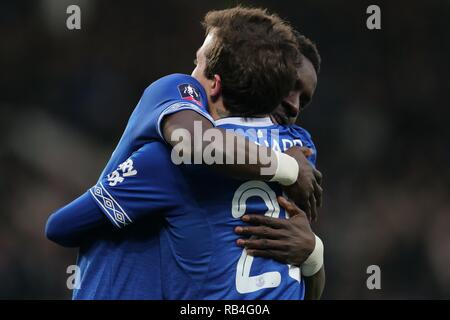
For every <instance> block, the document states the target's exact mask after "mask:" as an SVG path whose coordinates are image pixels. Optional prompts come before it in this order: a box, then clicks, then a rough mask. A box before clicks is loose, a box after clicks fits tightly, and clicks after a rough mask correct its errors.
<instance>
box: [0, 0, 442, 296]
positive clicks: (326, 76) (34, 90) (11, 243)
mask: <svg viewBox="0 0 450 320" xmlns="http://www.w3.org/2000/svg"><path fill="white" fill-rule="evenodd" d="M236 3H237V2H235V1H223V0H222V1H213V0H208V1H206V0H202V1H194V0H192V1H173V0H166V1H157V2H156V1H123V0H122V1H114V2H113V1H106V0H94V1H92V0H91V1H76V0H69V1H67V0H40V1H1V2H0V39H1V41H0V47H1V50H0V70H1V71H0V93H1V94H0V133H1V134H0V143H1V148H0V167H1V178H0V201H1V207H2V208H1V210H0V221H1V223H0V283H1V285H0V298H41V299H46V298H57V299H67V298H70V295H71V292H70V291H69V290H68V289H67V288H66V278H67V274H66V273H65V271H66V268H67V266H68V265H70V264H74V263H75V259H76V251H75V250H67V249H63V248H60V247H58V246H56V245H54V244H52V243H50V242H49V241H47V240H46V239H45V237H44V225H45V222H46V219H47V217H48V215H49V214H50V213H51V212H52V211H53V210H55V209H56V208H58V207H60V206H61V205H63V204H65V203H66V202H68V201H70V200H72V199H73V198H74V197H76V196H77V195H79V194H80V193H81V192H84V191H85V190H86V189H87V188H88V187H90V186H91V185H92V184H93V183H94V182H95V181H96V179H97V177H98V174H99V172H100V170H101V169H102V168H103V165H104V163H105V162H106V160H107V159H108V158H109V156H110V153H111V152H112V150H113V147H114V146H115V144H116V143H117V141H118V139H119V137H120V135H121V133H122V131H123V129H124V127H125V124H126V122H127V119H128V116H129V115H130V113H131V111H132V110H133V108H134V106H135V104H136V102H137V101H138V99H139V97H140V95H141V93H142V91H143V90H144V88H145V87H146V86H147V85H148V84H150V83H151V82H152V81H154V80H155V79H157V78H159V77H161V76H163V75H166V74H170V73H174V72H182V73H190V72H191V70H192V68H193V64H192V60H193V58H194V53H195V51H196V49H197V48H198V46H199V45H200V44H201V43H202V41H203V31H202V28H201V26H200V23H199V21H200V20H201V19H202V17H203V15H204V14H205V13H206V12H207V11H208V10H210V9H217V8H225V7H228V6H231V5H234V4H236ZM241 3H243V4H248V5H256V6H260V7H267V8H269V9H270V10H271V11H274V12H277V13H279V14H280V15H281V16H282V17H284V18H286V19H288V20H290V21H291V22H292V24H293V25H294V26H295V27H296V28H297V29H298V30H300V31H301V32H302V33H304V34H306V35H307V36H308V37H310V38H311V39H313V40H314V41H315V42H317V44H318V47H319V50H320V52H321V55H322V59H323V65H322V73H321V74H320V77H319V87H318V90H317V93H316V96H315V98H314V101H313V103H312V105H311V106H310V108H309V109H307V110H306V111H305V113H304V114H303V115H302V117H301V120H300V124H301V125H303V126H304V127H306V128H307V129H308V130H310V131H311V132H312V134H313V137H314V138H315V142H316V144H317V146H318V149H319V158H318V160H319V169H320V170H322V172H323V173H324V176H325V180H324V185H325V192H326V193H325V203H324V207H323V209H322V210H321V214H320V219H319V222H318V223H317V225H316V226H315V227H314V228H315V229H316V231H317V233H318V234H319V235H320V236H321V237H322V238H323V239H324V243H325V247H326V260H325V261H326V270H327V285H326V289H325V294H324V298H327V299H400V298H410V299H418V298H435V299H441V298H450V197H449V195H450V193H449V191H450V188H449V178H450V170H449V162H450V145H449V141H450V130H449V129H448V118H449V115H450V111H449V105H448V96H447V94H448V93H449V92H450V90H449V66H450V62H449V56H450V50H449V41H448V40H449V33H448V29H449V27H450V2H448V1H438V0H430V1H426V2H425V1H390V2H382V1H371V2H367V1H356V0H355V1H339V2H337V1H317V0H309V1H300V0H296V1H242V2H241ZM69 4H78V5H80V7H81V12H82V18H81V23H82V29H81V30H80V31H69V30H68V29H67V28H66V24H65V20H66V18H67V14H66V12H65V11H66V8H67V6H68V5H69ZM369 4H378V5H380V6H381V10H382V30H381V31H369V30H367V28H366V26H365V21H366V17H367V15H366V13H365V12H366V8H367V6H368V5H369ZM372 264H376V265H379V266H380V267H381V272H382V282H381V285H382V289H381V290H374V291H369V290H368V289H367V287H366V279H367V276H368V275H367V274H366V268H367V266H369V265H372Z"/></svg>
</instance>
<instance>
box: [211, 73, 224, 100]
mask: <svg viewBox="0 0 450 320" xmlns="http://www.w3.org/2000/svg"><path fill="white" fill-rule="evenodd" d="M221 93H222V79H221V78H220V76H219V75H218V74H215V75H214V79H213V81H212V84H211V96H213V97H218V96H220V94H221Z"/></svg>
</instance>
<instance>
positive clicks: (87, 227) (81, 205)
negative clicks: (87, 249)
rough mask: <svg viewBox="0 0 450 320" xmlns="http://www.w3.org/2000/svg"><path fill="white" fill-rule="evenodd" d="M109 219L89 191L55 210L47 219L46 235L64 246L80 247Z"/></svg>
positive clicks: (106, 223)
mask: <svg viewBox="0 0 450 320" xmlns="http://www.w3.org/2000/svg"><path fill="white" fill-rule="evenodd" d="M108 224H109V223H108V220H107V219H106V218H105V216H104V214H103V213H102V211H101V210H100V208H99V207H98V206H97V204H96V203H95V201H94V199H93V198H92V197H91V195H90V193H89V191H87V192H85V193H84V194H83V195H81V196H80V197H78V198H77V199H75V200H74V201H72V202H71V203H69V204H68V205H66V206H64V207H62V208H61V209H59V210H57V211H55V212H54V213H53V214H52V215H50V217H49V218H48V220H47V224H46V226H45V235H46V237H47V238H48V239H49V240H51V241H53V242H55V243H57V244H59V245H61V246H64V247H78V246H80V244H81V243H82V241H85V240H87V239H89V238H90V237H91V236H93V235H94V233H95V232H96V231H98V230H99V228H101V227H103V226H108Z"/></svg>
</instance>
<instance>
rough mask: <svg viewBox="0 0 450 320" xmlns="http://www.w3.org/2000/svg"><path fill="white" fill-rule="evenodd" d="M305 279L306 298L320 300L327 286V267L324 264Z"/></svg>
mask: <svg viewBox="0 0 450 320" xmlns="http://www.w3.org/2000/svg"><path fill="white" fill-rule="evenodd" d="M304 279H305V286H306V288H305V300H319V299H320V297H321V296H322V293H323V289H324V288H325V268H324V266H322V268H320V270H319V271H318V272H317V273H316V274H314V275H312V276H310V277H304Z"/></svg>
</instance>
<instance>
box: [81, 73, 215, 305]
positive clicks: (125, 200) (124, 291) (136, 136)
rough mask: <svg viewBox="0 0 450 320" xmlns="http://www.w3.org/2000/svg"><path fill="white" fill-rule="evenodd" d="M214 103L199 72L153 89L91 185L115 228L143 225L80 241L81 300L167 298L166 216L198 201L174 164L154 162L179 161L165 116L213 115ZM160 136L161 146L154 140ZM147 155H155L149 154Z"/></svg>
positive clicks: (170, 78)
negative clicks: (167, 139) (166, 139)
mask: <svg viewBox="0 0 450 320" xmlns="http://www.w3.org/2000/svg"><path fill="white" fill-rule="evenodd" d="M206 107H207V99H206V95H205V92H204V89H203V88H202V86H201V85H200V83H199V82H198V81H197V80H196V79H194V78H193V77H191V76H187V75H182V74H174V75H169V76H166V77H163V78H161V79H159V80H158V81H156V82H154V83H152V84H151V85H150V86H149V87H148V88H147V89H146V90H145V92H144V94H143V95H142V97H141V99H140V101H139V103H138V104H137V106H136V108H135V110H134V111H133V113H132V115H131V117H130V119H129V121H128V124H127V127H126V129H125V131H124V133H123V135H122V137H121V139H120V141H119V143H118V145H117V147H116V149H115V150H114V152H113V154H112V156H111V158H110V160H109V161H108V163H107V165H106V167H105V168H104V170H103V172H102V173H101V175H100V178H99V180H98V183H97V184H96V185H95V186H94V187H92V188H91V189H90V193H91V195H92V197H93V199H95V201H96V203H97V204H98V206H99V208H100V209H101V210H102V212H103V213H104V214H105V216H106V217H107V218H108V219H109V220H110V221H111V223H112V225H113V226H114V227H115V228H122V227H124V226H128V225H129V224H132V222H134V220H136V219H137V220H139V224H137V223H136V224H132V225H131V226H128V227H127V228H123V229H122V230H119V231H116V230H111V229H108V228H105V230H100V231H99V232H98V234H96V237H95V240H89V241H86V243H84V244H83V245H82V246H81V247H80V250H79V256H78V266H79V267H80V275H81V277H80V280H81V281H80V287H79V289H76V290H75V291H74V293H73V298H74V299H162V298H163V293H162V285H161V278H160V274H161V263H160V261H161V258H160V242H159V241H160V240H159V231H160V230H161V228H162V227H163V225H164V224H165V223H166V220H164V219H163V218H162V215H163V213H164V214H175V213H177V214H182V213H186V212H188V211H189V210H190V208H191V206H189V205H188V202H189V198H188V197H187V195H188V194H187V193H185V194H186V197H183V196H182V194H179V193H177V192H175V191H173V190H175V189H178V190H183V188H182V186H181V182H178V181H175V180H177V179H175V180H174V179H170V177H171V171H170V170H169V169H173V168H171V167H167V166H166V167H153V166H152V164H160V163H169V164H170V163H171V162H170V157H169V154H170V150H167V146H166V145H165V144H164V143H163V142H162V141H163V137H162V135H161V131H160V124H161V121H162V119H163V118H164V116H166V115H169V114H171V113H174V112H178V111H181V110H193V111H195V112H198V113H200V114H202V115H203V116H204V117H206V118H208V119H210V120H211V122H212V121H213V120H212V119H211V117H210V116H209V114H208V113H207V110H206ZM157 141H159V143H158V144H155V146H157V147H153V145H152V144H151V143H152V142H157ZM147 154H148V155H149V158H145V157H143V156H142V155H147ZM143 161H146V162H145V166H144V162H143ZM147 164H148V165H147ZM144 167H145V169H146V170H144V169H143V168H144ZM174 172H175V173H176V171H174ZM172 176H173V175H172ZM137 181H138V182H137ZM140 182H142V184H141V183H140ZM144 183H145V186H144V185H143V184H144ZM173 183H176V185H175V186H174V185H172V184H173ZM167 190H170V192H166V191H167ZM174 212H175V213H174ZM195 212H197V213H199V211H198V210H195ZM189 216H191V217H193V216H194V214H189ZM191 230H192V228H191ZM196 258H197V257H196ZM188 269H189V268H188ZM194 273H195V272H194Z"/></svg>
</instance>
